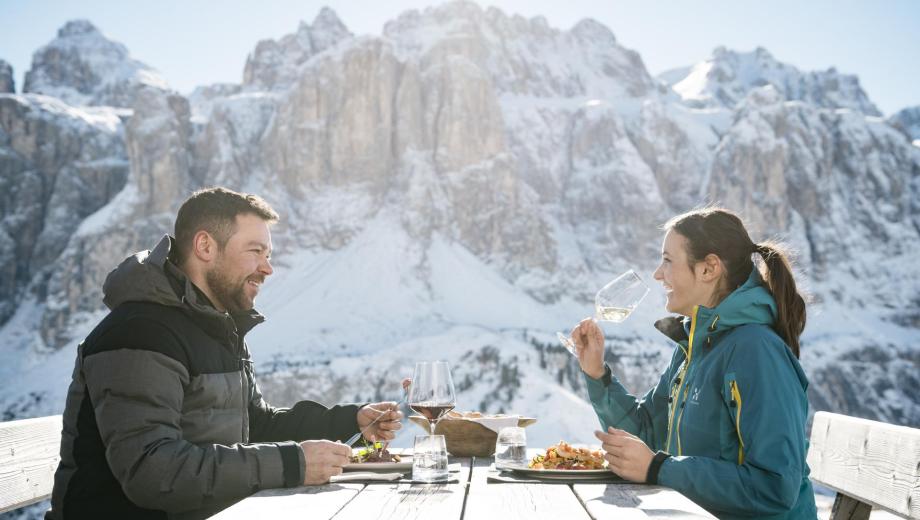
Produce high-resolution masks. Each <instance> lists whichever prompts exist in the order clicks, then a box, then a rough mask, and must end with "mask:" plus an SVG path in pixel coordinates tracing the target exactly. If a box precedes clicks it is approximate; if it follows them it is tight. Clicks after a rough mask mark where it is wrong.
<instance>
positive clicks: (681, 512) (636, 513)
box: [572, 484, 715, 520]
mask: <svg viewBox="0 0 920 520" xmlns="http://www.w3.org/2000/svg"><path fill="white" fill-rule="evenodd" d="M572 487H573V490H574V491H575V494H576V495H577V496H578V498H579V499H581V502H582V503H583V504H584V505H585V507H586V508H587V509H588V513H590V515H591V518H594V519H595V520H608V519H609V520H613V519H617V520H627V519H640V518H642V519H644V518H715V517H714V516H712V515H711V514H709V513H708V512H706V510H705V509H703V508H702V507H700V506H698V505H697V504H696V503H695V502H693V501H692V500H690V499H689V498H687V497H685V496H684V495H681V494H680V493H678V492H677V491H674V490H673V489H670V488H665V487H660V486H645V485H641V484H575V485H574V486H572Z"/></svg>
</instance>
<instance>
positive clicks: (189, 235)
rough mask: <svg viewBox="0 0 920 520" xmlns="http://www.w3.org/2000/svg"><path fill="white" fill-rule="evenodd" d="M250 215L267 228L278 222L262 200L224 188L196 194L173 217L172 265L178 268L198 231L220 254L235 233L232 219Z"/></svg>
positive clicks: (234, 221)
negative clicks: (173, 249)
mask: <svg viewBox="0 0 920 520" xmlns="http://www.w3.org/2000/svg"><path fill="white" fill-rule="evenodd" d="M245 214H252V215H255V216H257V217H260V218H261V219H262V220H265V221H266V222H268V223H269V224H274V223H275V222H278V214H277V213H276V212H275V210H274V209H272V207H271V206H269V204H268V203H267V202H265V200H264V199H263V198H262V197H259V196H258V195H250V194H248V193H237V192H235V191H233V190H228V189H226V188H208V189H203V190H198V191H196V192H195V193H192V195H191V196H190V197H189V198H188V199H186V201H185V202H183V203H182V206H181V207H180V208H179V213H178V214H177V215H176V228H175V236H176V250H175V251H174V255H173V261H174V262H175V263H177V264H181V263H182V262H184V261H185V259H186V258H187V257H188V254H189V252H190V251H191V250H192V240H193V239H194V237H195V234H196V233H198V232H199V231H207V232H208V234H210V235H211V236H212V237H214V240H216V241H217V245H218V248H219V249H220V250H221V251H222V250H223V249H224V247H226V245H227V241H228V240H230V237H231V236H233V234H234V233H236V216H237V215H245Z"/></svg>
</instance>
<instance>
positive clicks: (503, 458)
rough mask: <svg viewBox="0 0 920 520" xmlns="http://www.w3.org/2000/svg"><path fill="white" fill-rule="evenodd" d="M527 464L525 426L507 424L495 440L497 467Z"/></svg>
mask: <svg viewBox="0 0 920 520" xmlns="http://www.w3.org/2000/svg"><path fill="white" fill-rule="evenodd" d="M526 465H527V434H526V433H524V428H520V427H518V426H507V427H505V428H502V429H501V430H499V431H498V438H497V439H496V440H495V467H501V466H526Z"/></svg>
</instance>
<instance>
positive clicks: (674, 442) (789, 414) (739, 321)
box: [585, 269, 816, 519]
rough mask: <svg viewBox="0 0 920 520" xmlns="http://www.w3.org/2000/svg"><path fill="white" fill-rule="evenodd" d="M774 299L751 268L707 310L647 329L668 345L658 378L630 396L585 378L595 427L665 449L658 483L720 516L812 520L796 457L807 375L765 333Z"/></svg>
mask: <svg viewBox="0 0 920 520" xmlns="http://www.w3.org/2000/svg"><path fill="white" fill-rule="evenodd" d="M775 320H776V302H775V301H774V299H773V296H772V295H771V294H770V292H769V291H768V290H767V288H766V287H764V284H763V279H762V278H761V276H760V273H759V272H758V270H757V269H754V270H753V272H752V273H751V276H750V277H749V278H748V280H747V281H746V282H745V283H744V284H743V285H742V286H741V287H739V288H738V289H736V290H735V291H734V292H732V293H731V294H729V295H728V297H726V298H725V299H724V300H722V302H721V303H720V304H719V305H717V306H716V307H715V308H713V309H710V308H707V307H703V306H697V307H695V308H694V309H693V315H692V316H691V317H690V318H684V319H683V320H682V321H681V320H679V319H678V318H665V319H663V320H660V321H659V322H657V323H656V324H655V326H656V327H657V328H658V329H659V330H661V331H662V332H664V333H665V334H666V335H668V336H669V337H670V338H671V339H673V340H674V341H676V342H677V344H678V348H676V349H675V351H674V354H673V356H672V357H671V363H670V365H669V366H668V368H667V370H665V371H664V373H663V374H662V375H661V379H659V380H658V384H657V385H655V387H654V388H652V389H651V390H649V391H648V393H646V394H645V396H643V397H641V398H639V399H637V398H636V397H635V396H633V395H630V393H629V392H628V391H627V390H626V388H624V387H623V385H622V384H620V382H619V381H617V380H616V378H612V377H611V376H610V371H609V368H608V369H607V371H606V373H605V375H604V377H602V378H601V379H593V378H591V377H588V376H587V375H585V379H586V381H587V386H588V395H589V397H590V398H591V404H592V405H593V406H594V410H595V411H596V412H597V416H598V418H599V419H600V421H601V426H603V427H604V429H606V428H607V427H608V426H614V427H616V428H620V429H622V430H626V431H628V432H630V433H633V434H634V435H636V436H638V437H640V438H641V439H642V440H643V441H645V443H646V444H648V446H649V447H650V448H652V449H653V450H662V451H666V452H668V453H670V454H671V455H672V457H671V458H668V459H667V460H665V462H664V464H663V465H662V466H661V470H660V472H659V473H658V483H659V484H661V485H663V486H668V487H670V488H673V489H676V490H677V491H680V492H681V493H683V494H684V495H686V496H687V497H689V498H690V499H692V500H693V501H695V502H696V503H698V504H700V505H701V506H703V507H705V508H706V509H707V510H709V511H710V512H711V513H713V514H714V515H716V516H718V517H719V518H736V517H752V516H756V517H758V518H811V519H813V518H815V517H816V510H815V497H814V492H813V490H812V487H811V482H810V481H809V480H808V473H809V470H808V465H807V464H806V462H805V456H806V452H807V451H808V441H807V439H806V436H805V423H806V420H807V418H808V400H807V398H806V395H805V390H806V388H807V387H808V380H807V379H806V378H805V373H804V372H803V371H802V367H801V366H800V365H799V362H798V360H797V359H796V358H795V356H794V355H793V354H792V351H791V350H790V349H789V347H788V346H786V344H785V343H784V342H783V340H782V339H781V338H780V337H779V336H778V335H777V334H776V332H775V331H774V330H773V328H772V325H773V323H774V322H775Z"/></svg>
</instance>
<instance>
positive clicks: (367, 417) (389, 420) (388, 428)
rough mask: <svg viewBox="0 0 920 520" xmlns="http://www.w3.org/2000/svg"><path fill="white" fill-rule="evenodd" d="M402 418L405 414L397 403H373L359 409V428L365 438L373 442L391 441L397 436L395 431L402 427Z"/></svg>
mask: <svg viewBox="0 0 920 520" xmlns="http://www.w3.org/2000/svg"><path fill="white" fill-rule="evenodd" d="M378 417H379V419H378ZM402 418H403V414H402V412H400V411H399V407H398V406H397V405H396V403H394V402H392V401H389V402H385V403H372V404H368V405H364V406H362V407H361V408H360V409H359V410H358V428H359V429H360V430H361V433H362V434H363V435H364V438H365V439H367V440H369V441H371V442H376V441H391V440H393V437H396V433H394V432H395V431H396V430H398V429H400V428H402V424H400V423H399V421H400V419H402ZM375 420H376V422H374V421H375Z"/></svg>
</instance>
